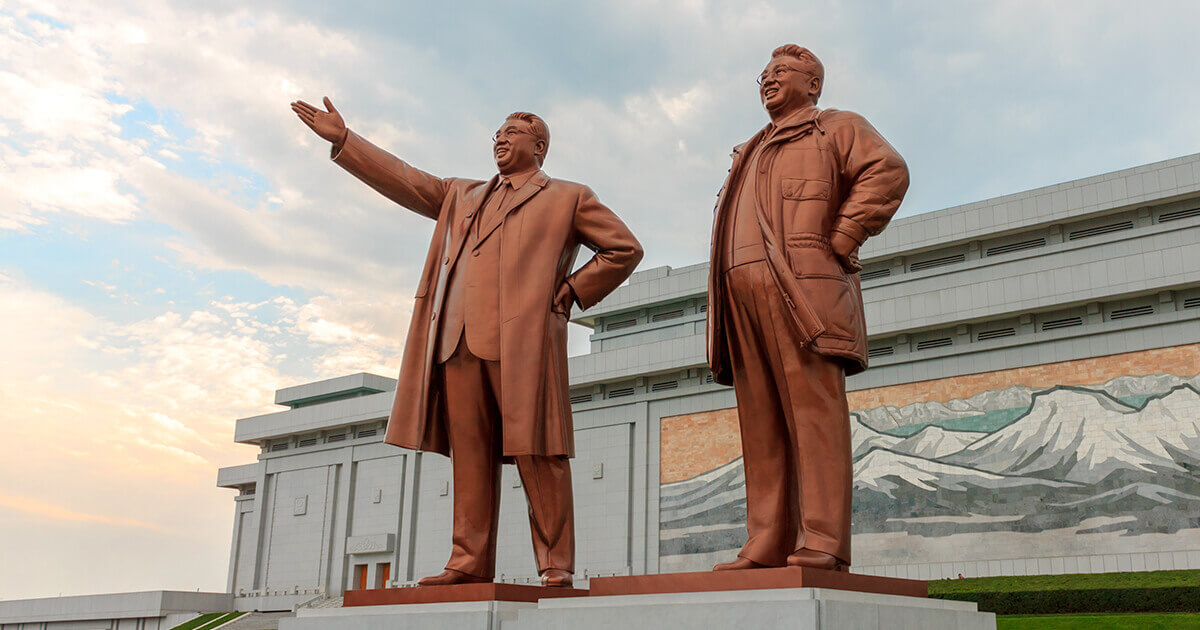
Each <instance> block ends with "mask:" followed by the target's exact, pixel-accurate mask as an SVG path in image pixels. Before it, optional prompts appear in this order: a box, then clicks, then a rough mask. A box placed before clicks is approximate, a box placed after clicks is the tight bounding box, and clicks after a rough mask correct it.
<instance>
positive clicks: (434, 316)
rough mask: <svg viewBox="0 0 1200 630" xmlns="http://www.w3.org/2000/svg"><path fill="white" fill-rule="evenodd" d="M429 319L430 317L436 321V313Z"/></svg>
mask: <svg viewBox="0 0 1200 630" xmlns="http://www.w3.org/2000/svg"><path fill="white" fill-rule="evenodd" d="M429 319H431V320H433V321H437V313H434V314H433V317H430V318H429Z"/></svg>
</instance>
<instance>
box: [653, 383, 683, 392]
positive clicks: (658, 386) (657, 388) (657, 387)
mask: <svg viewBox="0 0 1200 630" xmlns="http://www.w3.org/2000/svg"><path fill="white" fill-rule="evenodd" d="M678 388H679V381H662V382H659V383H655V384H653V385H651V386H650V391H652V392H665V391H667V390H668V389H678Z"/></svg>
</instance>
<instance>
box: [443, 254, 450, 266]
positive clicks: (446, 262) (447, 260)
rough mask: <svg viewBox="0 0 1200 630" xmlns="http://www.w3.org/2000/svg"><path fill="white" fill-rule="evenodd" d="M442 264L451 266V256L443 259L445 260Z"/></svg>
mask: <svg viewBox="0 0 1200 630" xmlns="http://www.w3.org/2000/svg"><path fill="white" fill-rule="evenodd" d="M442 264H443V265H449V264H450V257H449V256H447V257H445V258H443V259H442Z"/></svg>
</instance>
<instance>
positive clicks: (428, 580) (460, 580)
mask: <svg viewBox="0 0 1200 630" xmlns="http://www.w3.org/2000/svg"><path fill="white" fill-rule="evenodd" d="M491 581H492V578H481V577H475V576H474V575H467V574H466V573H463V572H462V571H455V570H454V569H446V570H445V571H442V572H441V573H439V574H437V575H431V576H429V577H423V578H421V581H419V582H417V585H419V586H448V585H450V584H480V583H483V582H491Z"/></svg>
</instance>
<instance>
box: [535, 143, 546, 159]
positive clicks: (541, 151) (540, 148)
mask: <svg viewBox="0 0 1200 630" xmlns="http://www.w3.org/2000/svg"><path fill="white" fill-rule="evenodd" d="M533 152H534V153H535V154H536V155H540V156H541V158H542V162H545V161H546V141H545V140H538V141H537V143H536V144H534V145H533Z"/></svg>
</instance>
